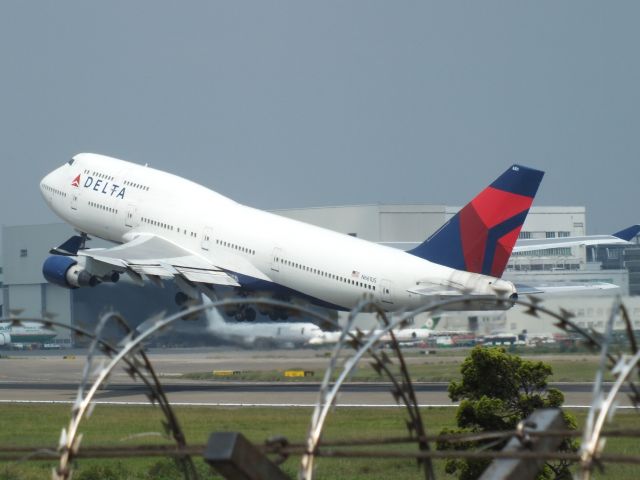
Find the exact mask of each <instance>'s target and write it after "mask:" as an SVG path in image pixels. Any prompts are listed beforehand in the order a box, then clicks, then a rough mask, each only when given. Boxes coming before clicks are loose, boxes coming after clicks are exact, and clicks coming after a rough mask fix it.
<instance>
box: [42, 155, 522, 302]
mask: <svg viewBox="0 0 640 480" xmlns="http://www.w3.org/2000/svg"><path fill="white" fill-rule="evenodd" d="M78 175H79V178H78ZM41 190H42V193H43V195H44V197H45V199H46V201H47V203H48V204H49V206H50V207H51V209H52V210H53V211H54V212H55V213H56V214H57V215H58V216H60V217H61V218H62V219H63V220H65V221H66V222H68V223H69V224H71V225H72V226H74V227H75V228H76V229H78V230H80V231H83V232H86V233H88V234H91V235H94V236H97V237H101V238H104V239H106V240H110V241H113V242H116V243H125V242H128V241H131V240H133V239H134V238H136V237H137V236H139V235H144V234H151V235H156V236H159V237H162V238H164V239H165V240H168V241H170V242H173V243H175V244H178V245H180V247H182V248H184V249H186V250H189V251H190V252H191V253H192V254H194V255H197V256H201V257H203V258H205V259H207V260H208V261H209V262H211V263H212V264H214V265H216V266H218V267H220V268H222V269H224V270H226V271H228V272H230V273H231V274H234V275H236V276H237V277H238V278H239V279H240V280H239V281H240V283H241V284H243V286H244V285H245V283H247V282H248V283H249V284H250V283H251V282H256V285H266V284H267V283H268V284H276V285H279V286H284V287H286V288H287V289H291V290H293V291H295V292H298V293H301V294H303V295H305V296H308V297H311V298H313V299H317V300H319V301H320V302H321V303H326V304H328V305H333V306H337V307H341V308H345V309H349V308H352V307H353V306H355V305H356V304H357V302H358V301H359V300H361V299H362V297H363V295H366V294H370V295H372V296H374V297H375V298H377V299H378V300H379V301H380V302H381V303H382V305H383V306H384V308H385V309H387V310H390V311H392V310H398V309H403V308H413V307H416V306H419V305H421V304H423V303H424V302H425V301H426V300H425V298H424V296H421V295H419V294H416V293H411V292H409V291H408V290H410V289H412V288H415V287H416V285H420V286H428V287H433V288H434V290H442V289H450V288H452V287H454V288H456V289H459V290H460V293H462V292H469V293H474V294H481V295H495V294H496V290H498V291H500V292H501V293H502V294H503V295H504V296H506V297H508V296H510V295H511V294H513V293H515V287H514V286H513V285H512V284H511V283H510V282H505V281H503V280H499V279H496V278H494V277H489V276H484V275H479V274H474V273H469V272H464V271H460V270H454V269H451V268H448V267H445V266H442V265H438V264H435V263H432V262H429V261H427V260H424V259H421V258H419V257H416V256H414V255H411V254H409V253H406V252H403V251H400V250H397V249H394V248H390V247H386V246H382V245H378V244H375V243H371V242H368V241H365V240H362V239H359V238H354V237H351V236H348V235H344V234H340V233H337V232H333V231H330V230H327V229H324V228H320V227H317V226H313V225H309V224H305V223H302V222H298V221H295V220H291V219H287V218H284V217H281V216H278V215H274V214H271V213H268V212H265V211H261V210H257V209H254V208H250V207H247V206H244V205H241V204H238V203H236V202H234V201H233V200H230V199H229V198H226V197H224V196H222V195H220V194H218V193H216V192H214V191H212V190H209V189H207V188H205V187H203V186H201V185H198V184H196V183H194V182H191V181H189V180H186V179H184V178H181V177H178V176H175V175H172V174H170V173H166V172H162V171H159V170H155V169H153V168H149V167H146V166H140V165H137V164H133V163H129V162H126V161H123V160H118V159H114V158H110V157H105V156H102V155H96V154H79V155H76V156H75V157H74V160H73V162H70V163H68V164H65V165H63V166H62V167H60V168H58V169H56V170H54V171H53V172H51V173H50V174H49V175H47V176H46V177H45V178H44V179H43V180H42V183H41ZM249 267H251V268H249ZM256 272H259V273H256ZM264 282H267V283H264Z"/></svg>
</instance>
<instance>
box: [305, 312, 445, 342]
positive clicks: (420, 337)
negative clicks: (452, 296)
mask: <svg viewBox="0 0 640 480" xmlns="http://www.w3.org/2000/svg"><path fill="white" fill-rule="evenodd" d="M439 321H440V318H439V317H435V318H429V319H428V320H427V321H426V322H425V324H424V325H423V326H422V327H421V328H399V329H394V330H393V335H394V336H395V338H396V341H398V342H399V343H405V344H412V343H420V342H424V341H425V340H427V339H428V338H429V337H431V336H432V335H433V334H434V331H435V328H436V326H437V325H438V322H439ZM360 332H361V333H363V334H365V335H367V334H369V333H372V332H371V331H370V330H360ZM381 332H382V330H379V329H374V330H373V335H377V334H379V333H381ZM351 333H352V334H353V335H357V334H358V330H353V331H352V332H351ZM340 335H341V332H322V333H321V334H320V335H315V336H314V337H313V338H311V339H309V341H308V344H309V345H330V344H334V343H336V342H338V340H339V339H340ZM389 342H391V335H390V334H389V333H385V334H382V336H381V337H380V343H389Z"/></svg>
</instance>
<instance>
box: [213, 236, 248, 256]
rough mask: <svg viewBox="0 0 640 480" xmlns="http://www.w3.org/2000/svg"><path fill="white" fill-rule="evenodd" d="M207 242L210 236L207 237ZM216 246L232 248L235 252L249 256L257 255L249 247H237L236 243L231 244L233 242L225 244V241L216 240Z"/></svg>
mask: <svg viewBox="0 0 640 480" xmlns="http://www.w3.org/2000/svg"><path fill="white" fill-rule="evenodd" d="M205 240H209V237H208V236H205ZM216 244H218V245H220V246H222V247H227V248H232V249H234V250H238V251H240V252H243V253H248V254H249V255H255V254H256V251H255V250H253V249H251V248H248V247H243V246H242V245H237V244H235V243H231V242H225V241H224V240H220V239H219V238H218V239H216Z"/></svg>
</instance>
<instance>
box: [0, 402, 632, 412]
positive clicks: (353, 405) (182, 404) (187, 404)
mask: <svg viewBox="0 0 640 480" xmlns="http://www.w3.org/2000/svg"><path fill="white" fill-rule="evenodd" d="M74 403H75V402H74V401H72V400H0V404H46V405H52V404H54V405H73V404H74ZM92 403H94V404H96V405H120V406H136V407H140V406H147V407H155V406H156V405H153V404H151V403H149V402H115V401H113V402H112V401H102V400H99V401H95V402H92ZM171 406H172V407H256V408H257V407H264V408H274V407H275V408H313V407H315V406H316V404H315V403H217V402H171ZM458 406H459V405H458V404H455V403H454V404H450V403H448V404H442V405H440V404H429V405H427V404H419V405H418V407H419V408H457V407H458ZM336 407H341V408H406V407H405V406H404V405H398V404H396V403H393V404H370V403H339V404H337V405H336ZM563 408H572V409H589V408H591V406H590V405H564V407H563ZM631 409H635V407H634V406H632V405H629V406H624V405H623V406H618V407H617V410H631Z"/></svg>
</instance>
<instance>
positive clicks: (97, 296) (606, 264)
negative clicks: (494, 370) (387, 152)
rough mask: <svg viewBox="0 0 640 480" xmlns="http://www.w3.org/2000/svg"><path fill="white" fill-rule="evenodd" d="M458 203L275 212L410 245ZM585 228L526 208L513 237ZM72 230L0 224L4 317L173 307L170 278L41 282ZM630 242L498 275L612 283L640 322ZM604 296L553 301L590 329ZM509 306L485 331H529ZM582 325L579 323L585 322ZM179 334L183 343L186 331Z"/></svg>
mask: <svg viewBox="0 0 640 480" xmlns="http://www.w3.org/2000/svg"><path fill="white" fill-rule="evenodd" d="M458 209H459V208H458V207H448V206H443V205H431V204H424V205H422V204H421V205H413V204H411V205H356V206H337V207H317V208H296V209H286V210H278V211H275V212H274V213H276V214H279V215H282V216H285V217H289V218H292V219H296V220H300V221H304V222H307V223H311V224H315V225H318V226H321V227H324V228H328V229H331V230H335V231H338V232H341V233H344V234H347V235H353V236H357V237H359V238H363V239H366V240H369V241H374V242H384V243H387V244H390V245H391V246H395V247H398V248H402V247H404V248H407V247H408V246H409V244H411V243H417V242H422V241H423V240H424V239H426V238H427V237H428V236H429V235H431V234H432V233H434V232H435V231H436V230H437V229H438V228H439V227H440V226H441V225H442V224H444V223H445V222H446V221H448V220H449V219H450V218H451V217H452V216H453V215H455V213H456V212H457V211H458ZM622 227H623V226H622V225H621V228H622ZM598 233H609V232H598ZM585 234H587V230H586V211H585V208H584V207H533V208H532V209H531V211H530V213H529V216H528V217H527V220H526V222H525V224H524V227H523V229H522V231H521V233H520V236H521V238H543V239H544V238H556V237H569V236H580V235H585ZM71 235H74V231H73V230H72V229H71V227H69V226H68V225H66V224H63V223H56V224H48V225H23V226H3V227H2V266H3V284H2V308H3V315H5V316H6V315H9V314H14V315H20V316H23V317H25V316H26V317H42V316H43V315H44V314H50V315H54V318H55V319H56V320H58V321H62V322H71V323H73V324H74V325H78V326H84V327H87V328H88V329H91V327H92V325H95V323H96V322H97V319H98V318H99V317H100V316H101V315H102V314H103V313H105V312H107V311H110V310H115V311H118V312H120V313H122V314H123V315H124V316H125V318H127V319H128V320H129V321H130V322H131V323H132V324H133V325H136V324H138V323H140V322H142V321H144V320H145V319H147V318H148V317H149V316H151V315H154V314H157V313H159V312H167V313H170V312H175V311H177V310H178V307H177V306H176V304H175V302H174V297H175V294H176V293H177V289H176V287H175V285H173V284H172V282H164V284H163V286H162V287H161V286H158V285H154V284H151V283H148V284H146V285H145V286H144V287H140V286H137V285H135V284H133V283H130V282H128V281H126V280H124V279H123V281H120V282H119V283H117V284H103V285H100V286H99V287H98V288H81V289H77V290H67V289H64V288H61V287H59V286H56V285H52V284H49V283H47V282H46V281H45V280H44V278H43V276H42V264H43V262H44V260H45V258H46V257H47V256H48V255H49V250H50V249H51V248H52V247H55V246H57V245H59V244H61V243H62V242H63V241H65V240H66V239H67V238H69V237H70V236H71ZM637 240H638V239H637V238H636V245H633V246H619V245H617V246H611V247H607V246H600V247H598V248H594V247H586V248H585V247H569V248H555V249H547V250H543V251H534V252H527V253H526V254H514V255H512V257H511V259H510V261H509V264H508V266H507V271H506V272H505V275H504V277H505V278H507V279H509V280H512V281H514V282H516V283H524V284H526V283H535V284H538V285H539V284H557V285H562V284H566V283H583V284H584V283H591V282H606V283H613V284H616V285H619V286H620V291H619V292H616V293H620V294H621V295H623V296H624V297H629V296H630V295H631V297H629V299H628V302H631V303H630V305H631V308H630V310H631V313H632V315H634V321H636V322H638V325H637V327H638V328H640V302H638V301H637V300H638V298H640V297H636V298H634V297H633V296H637V295H640V245H638V244H637ZM90 245H91V246H92V247H99V246H107V245H108V244H107V243H106V242H102V241H100V240H92V241H91V244H90ZM605 294H606V295H608V297H603V298H600V299H598V298H597V297H596V298H594V296H593V294H590V295H589V298H585V297H581V298H578V299H575V298H574V299H571V298H565V299H555V300H553V301H554V302H562V305H563V306H564V307H565V308H567V309H572V308H574V309H575V310H576V313H580V312H579V310H580V308H582V307H584V306H585V304H586V303H592V304H593V305H591V307H589V306H587V307H586V309H589V308H590V309H591V310H590V311H591V312H592V313H593V316H594V318H593V319H592V320H585V322H587V323H590V324H591V326H594V327H595V328H597V327H598V323H599V322H600V323H602V322H603V319H604V317H605V315H606V304H607V303H609V304H610V303H611V299H610V297H611V295H612V293H611V291H605ZM585 302H586V303H585ZM636 304H637V307H636ZM598 305H601V306H600V307H599V306H598ZM602 305H604V306H602ZM586 309H585V310H584V313H585V315H586V312H587V310H586ZM514 310H516V309H512V310H511V311H509V312H508V313H506V314H501V315H497V316H491V315H485V316H484V317H483V318H484V319H485V320H486V321H485V322H484V323H486V325H485V329H490V328H496V324H499V325H500V328H503V329H506V330H510V331H521V330H523V329H528V330H529V331H531V328H532V327H531V326H530V325H529V324H528V323H527V322H528V321H529V319H526V318H524V317H522V315H519V314H518V313H517V312H515V311H514ZM598 311H600V316H599V317H598V315H597V312H598ZM596 317H597V318H596ZM456 322H457V323H456ZM475 322H476V325H474V328H476V327H478V328H480V327H482V324H483V319H482V318H481V319H477V318H476V319H475ZM468 323H469V319H468V316H467V315H460V316H459V317H458V318H456V317H455V316H454V317H452V318H451V320H450V323H449V324H446V323H445V327H446V328H452V327H455V326H460V325H462V327H466V326H468ZM587 323H585V326H588V325H587ZM478 324H480V325H478ZM194 328H196V326H194ZM545 328H546V327H545ZM188 330H189V328H187V331H188ZM185 338H187V340H185V341H187V342H188V335H187V336H186V337H185ZM196 338H197V337H196ZM56 340H57V342H59V343H62V344H63V345H71V344H72V342H73V341H74V339H73V337H72V336H71V335H70V334H69V333H68V332H66V331H61V332H60V333H59V334H58V337H57V339H56Z"/></svg>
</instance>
